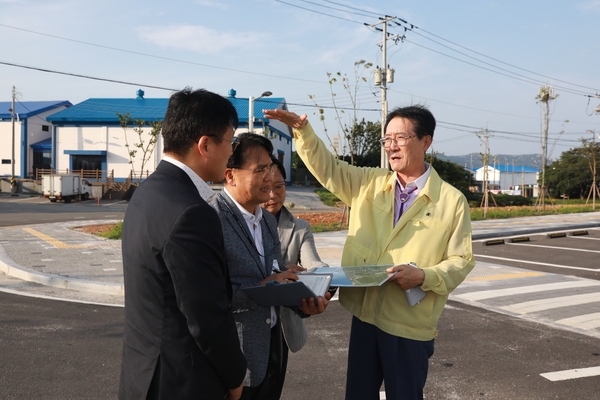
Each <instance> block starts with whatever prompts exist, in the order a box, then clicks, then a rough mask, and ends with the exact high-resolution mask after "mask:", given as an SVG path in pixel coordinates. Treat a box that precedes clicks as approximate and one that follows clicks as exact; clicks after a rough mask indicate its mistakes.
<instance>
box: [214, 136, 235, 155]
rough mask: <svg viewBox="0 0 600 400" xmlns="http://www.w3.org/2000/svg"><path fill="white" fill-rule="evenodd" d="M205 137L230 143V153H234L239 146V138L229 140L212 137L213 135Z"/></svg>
mask: <svg viewBox="0 0 600 400" xmlns="http://www.w3.org/2000/svg"><path fill="white" fill-rule="evenodd" d="M206 136H210V137H214V138H217V139H220V140H226V141H228V142H230V143H231V151H235V149H236V148H237V147H238V145H239V144H240V142H239V138H238V137H237V136H234V137H233V138H232V139H231V140H229V139H225V138H224V137H222V138H219V137H217V136H214V135H206Z"/></svg>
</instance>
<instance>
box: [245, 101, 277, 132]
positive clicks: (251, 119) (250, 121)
mask: <svg viewBox="0 0 600 400" xmlns="http://www.w3.org/2000/svg"><path fill="white" fill-rule="evenodd" d="M272 94H273V93H271V92H269V91H266V92H263V94H261V95H260V96H258V97H257V98H254V97H252V96H250V98H249V99H248V100H249V104H248V132H252V133H254V100H258V99H262V98H263V97H269V96H270V95H272Z"/></svg>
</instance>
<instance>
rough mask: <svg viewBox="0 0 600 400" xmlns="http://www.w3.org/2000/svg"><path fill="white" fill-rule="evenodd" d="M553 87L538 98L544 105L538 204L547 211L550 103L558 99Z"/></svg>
mask: <svg viewBox="0 0 600 400" xmlns="http://www.w3.org/2000/svg"><path fill="white" fill-rule="evenodd" d="M556 97H557V96H555V95H554V89H553V88H552V86H542V87H541V88H540V90H539V92H538V95H537V96H536V99H538V102H540V103H542V184H541V187H540V192H539V193H538V198H537V202H536V203H537V204H538V205H541V206H542V210H545V209H546V204H545V197H546V196H548V198H550V195H549V194H548V192H547V190H546V164H547V162H548V160H547V158H548V126H549V124H550V104H549V103H550V102H551V101H552V100H554V99H556Z"/></svg>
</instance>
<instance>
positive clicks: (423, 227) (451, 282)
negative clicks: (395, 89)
mask: <svg viewBox="0 0 600 400" xmlns="http://www.w3.org/2000/svg"><path fill="white" fill-rule="evenodd" d="M294 136H295V139H296V140H295V144H296V150H297V152H298V155H299V156H300V157H301V158H302V160H303V161H304V162H305V164H306V166H307V168H308V169H309V170H310V172H311V173H312V174H313V175H314V176H315V177H316V178H317V179H318V180H319V182H321V184H322V185H323V186H324V187H325V188H327V189H328V190H329V191H331V192H332V193H333V194H335V195H336V196H337V197H338V198H339V199H340V200H342V201H343V202H344V203H346V204H347V205H349V206H350V207H351V208H350V223H349V227H348V237H347V239H346V244H345V246H344V251H343V254H342V265H343V266H351V265H352V266H354V265H374V264H394V265H398V264H405V263H408V262H411V261H412V262H415V263H416V264H417V265H418V267H419V268H421V269H423V271H424V272H425V281H424V283H423V285H422V289H423V290H425V291H426V292H427V295H426V296H425V298H424V299H423V300H421V302H420V303H419V304H417V305H415V306H414V307H410V306H409V305H408V302H407V300H406V294H405V292H404V291H403V290H402V289H400V288H399V287H398V286H397V285H396V284H394V283H384V284H383V285H382V286H380V287H369V288H341V289H340V303H341V304H342V306H344V307H345V308H346V309H347V310H348V311H350V312H351V313H352V314H353V315H355V316H356V317H358V318H359V319H361V320H362V321H365V322H367V323H370V324H374V325H375V326H377V327H378V328H380V329H381V330H383V331H384V332H387V333H389V334H391V335H395V336H399V337H404V338H408V339H413V340H430V339H433V338H434V337H436V336H437V333H438V331H437V328H436V327H437V322H438V320H439V317H440V315H441V314H442V311H443V309H444V305H445V304H446V301H447V299H448V294H449V293H450V292H451V291H452V290H454V289H455V288H456V287H457V286H458V285H459V284H460V283H461V282H462V281H463V280H464V279H465V277H466V276H467V274H468V273H469V272H470V271H471V270H472V269H473V267H474V265H475V259H474V257H473V251H472V245H471V218H470V212H469V205H468V203H467V200H466V198H465V197H464V195H463V194H462V193H461V192H460V191H459V190H457V189H456V188H454V187H453V186H452V185H450V184H448V183H446V182H444V181H443V180H442V179H441V178H440V177H439V175H438V174H437V172H436V171H435V170H434V169H433V167H432V170H431V173H430V175H429V178H428V179H427V183H426V184H425V187H424V188H422V190H420V191H419V195H418V196H417V198H416V199H415V201H414V203H413V204H412V205H411V206H410V207H409V208H408V209H407V210H406V211H405V212H404V214H403V215H402V217H401V218H400V220H399V221H398V223H397V224H396V226H395V227H394V226H393V215H394V212H393V210H394V185H395V173H394V172H393V171H388V170H386V169H383V168H364V167H355V166H351V165H349V164H348V163H346V162H344V161H340V160H338V159H337V158H335V156H334V155H333V154H332V153H331V152H330V151H329V150H328V149H327V147H326V145H325V144H324V143H323V142H322V141H321V140H320V139H319V138H318V137H317V135H316V134H315V133H314V131H313V129H312V127H311V126H310V124H307V125H306V126H304V127H303V128H301V129H300V130H294Z"/></svg>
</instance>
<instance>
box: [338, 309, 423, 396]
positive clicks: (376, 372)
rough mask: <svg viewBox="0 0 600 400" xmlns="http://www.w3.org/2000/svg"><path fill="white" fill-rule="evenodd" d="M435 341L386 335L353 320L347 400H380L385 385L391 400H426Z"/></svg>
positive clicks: (359, 321) (371, 326)
mask: <svg viewBox="0 0 600 400" xmlns="http://www.w3.org/2000/svg"><path fill="white" fill-rule="evenodd" d="M432 355H433V339H432V340H429V341H425V342H422V341H418V340H411V339H405V338H401V337H398V336H394V335H390V334H388V333H385V332H384V331H382V330H381V329H379V328H377V327H376V326H375V325H372V324H368V323H366V322H362V321H361V320H359V319H358V318H356V317H353V318H352V329H351V331H350V346H349V349H348V373H347V376H346V400H379V390H380V388H381V383H382V382H385V397H386V399H387V400H422V399H423V388H424V387H425V381H426V380H427V369H428V367H429V358H430V357H431V356H432Z"/></svg>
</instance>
